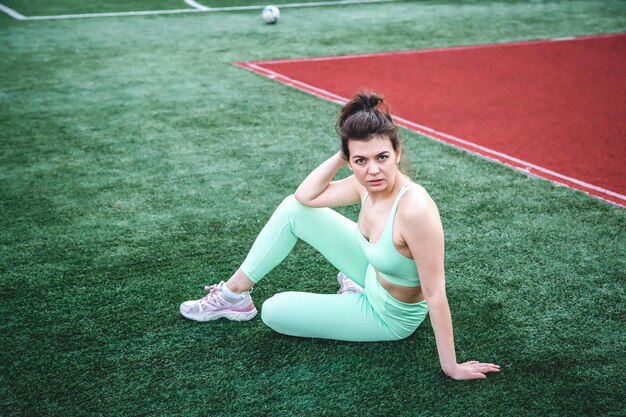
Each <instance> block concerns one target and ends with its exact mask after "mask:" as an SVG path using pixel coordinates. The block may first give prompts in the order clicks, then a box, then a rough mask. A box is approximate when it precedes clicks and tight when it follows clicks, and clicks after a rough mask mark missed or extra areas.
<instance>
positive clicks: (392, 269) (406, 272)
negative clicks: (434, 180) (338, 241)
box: [355, 182, 420, 287]
mask: <svg viewBox="0 0 626 417" xmlns="http://www.w3.org/2000/svg"><path fill="white" fill-rule="evenodd" d="M411 184H412V183H410V182H408V183H406V184H404V185H403V186H402V188H400V191H398V195H397V196H396V199H395V200H394V202H393V206H391V212H390V213H389V218H388V219H387V224H385V228H384V230H383V234H382V235H381V236H380V239H378V241H377V242H376V243H371V242H369V241H368V240H367V239H365V236H363V234H362V233H361V228H360V227H359V223H358V222H357V225H356V228H355V229H356V233H357V235H358V236H357V240H358V241H359V245H360V246H361V249H362V250H363V252H364V253H365V256H366V257H367V259H368V260H369V262H370V264H371V265H372V266H373V267H374V269H375V270H376V271H378V272H379V273H380V275H381V276H382V277H383V278H385V279H386V280H387V281H389V282H391V283H392V284H396V285H402V286H405V287H419V285H420V280H419V275H418V274H417V266H416V265H415V261H414V260H413V259H409V258H407V257H406V256H404V255H402V254H401V253H400V252H398V249H396V246H395V245H394V244H393V237H392V232H393V221H394V219H395V218H396V211H397V209H398V202H399V201H400V198H401V197H402V196H403V195H404V193H405V192H406V191H407V190H409V187H408V185H411ZM367 197H368V195H367V194H365V198H363V201H362V202H361V207H363V204H364V203H365V200H367ZM359 219H360V215H359Z"/></svg>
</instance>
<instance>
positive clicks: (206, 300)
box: [200, 284, 219, 309]
mask: <svg viewBox="0 0 626 417" xmlns="http://www.w3.org/2000/svg"><path fill="white" fill-rule="evenodd" d="M204 290H205V291H208V292H209V293H208V294H207V295H205V296H204V297H202V298H201V299H200V309H202V307H203V306H204V307H208V306H216V305H218V304H219V303H218V302H217V292H218V291H219V288H217V284H213V285H205V286H204Z"/></svg>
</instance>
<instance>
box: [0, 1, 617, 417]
mask: <svg viewBox="0 0 626 417" xmlns="http://www.w3.org/2000/svg"><path fill="white" fill-rule="evenodd" d="M3 3H4V2H3ZM8 3H9V2H7V4H8ZM10 3H11V5H12V7H13V6H14V7H15V8H16V9H18V11H19V7H18V5H16V4H17V3H18V2H17V1H14V2H10ZM172 3H175V2H173V1H171V0H169V1H163V2H162V3H159V2H157V1H156V0H151V1H149V2H145V3H141V4H145V7H144V8H145V9H155V8H161V9H168V8H172V7H178V6H172ZM180 3H181V6H180V7H181V8H183V6H184V3H183V2H180ZM250 3H251V4H252V2H250ZM76 4H78V2H75V1H71V2H70V1H68V2H67V3H65V2H63V1H61V0H59V1H55V2H45V3H44V2H39V5H38V9H37V13H38V14H61V13H65V12H64V11H63V10H65V7H66V6H67V10H68V11H69V12H75V11H76V10H75V9H72V7H73V5H76ZM94 4H95V3H92V4H91V5H90V7H89V10H90V11H91V12H93V11H97V10H96V9H97V7H95V6H94ZM120 4H121V3H120V2H102V7H101V10H102V11H112V10H114V9H115V7H112V6H113V5H115V6H117V5H120ZM129 4H130V5H132V6H133V7H132V8H131V7H130V5H127V6H124V7H123V9H125V10H126V9H129V10H130V9H132V10H136V9H137V8H136V7H137V6H141V4H140V2H134V3H132V2H129ZM625 30H626V3H625V2H623V1H603V2H596V1H562V2H559V1H554V2H551V1H545V2H539V1H536V2H518V1H510V2H494V3H490V2H471V3H467V2H458V4H456V3H454V2H445V1H438V2H434V1H433V2H398V3H393V4H379V5H361V6H358V5H354V6H341V7H326V8H307V9H289V10H283V16H282V18H281V21H280V22H279V24H277V25H274V26H267V25H264V24H262V22H261V21H260V19H259V18H258V13H256V12H235V13H197V14H186V15H169V16H150V17H116V18H90V19H78V20H56V21H22V22H19V21H16V20H13V19H12V18H10V17H8V16H6V15H4V14H0V54H1V55H0V56H2V59H0V74H2V75H1V76H0V213H1V216H0V294H1V296H2V303H0V341H1V342H0V343H1V349H0V415H2V416H11V415H36V416H43V415H81V416H82V415H107V416H113V415H185V416H187V415H189V416H192V415H199V416H200V415H211V416H268V415H270V416H286V415H294V416H304V415H306V416H335V415H337V416H347V415H372V416H415V415H420V416H435V415H437V416H455V415H458V416H483V415H485V416H491V415H493V416H518V415H519V416H529V415H537V416H548V415H550V416H572V415H581V414H582V415H614V416H618V415H622V414H623V409H624V394H623V393H624V383H623V381H624V380H625V378H626V369H625V364H624V360H623V352H624V348H625V340H626V339H625V337H624V335H625V332H624V330H625V329H624V327H625V326H624V325H625V320H624V312H625V311H626V306H625V302H624V300H625V297H624V295H625V294H624V284H625V271H626V261H625V259H626V256H625V254H626V218H625V214H626V211H625V210H624V209H622V208H619V207H616V206H614V205H611V204H608V203H605V202H602V201H600V200H597V199H595V198H591V197H589V196H587V195H585V194H584V193H581V192H578V191H573V190H571V189H568V188H565V187H559V186H555V185H553V184H551V183H549V182H546V181H543V180H539V179H536V178H533V177H528V176H526V175H524V174H521V173H519V172H517V171H514V170H511V169H509V168H507V167H504V166H501V165H498V164H495V163H492V162H489V161H486V160H484V159H482V158H478V157H475V156H472V155H469V154H467V153H464V152H462V151H459V150H456V149H454V148H452V147H449V146H447V145H442V144H439V143H436V142H433V141H430V140H427V139H425V138H424V137H422V136H420V135H418V134H414V133H411V132H408V131H403V132H402V134H403V137H404V140H405V142H406V143H405V155H407V156H408V157H409V159H410V160H411V161H412V163H413V165H414V166H415V170H416V172H415V174H416V175H415V177H416V180H417V181H418V182H420V183H421V184H423V185H424V186H425V187H426V188H427V189H428V190H429V191H430V193H431V195H432V196H433V198H434V199H435V201H436V202H437V203H438V206H439V209H440V211H441V215H442V219H443V223H444V228H445V230H446V249H447V252H446V267H447V282H448V285H447V289H448V298H449V301H450V305H451V310H452V316H453V322H454V326H455V341H456V346H457V355H458V358H459V360H463V361H466V360H472V359H477V360H482V361H493V362H495V363H498V364H500V365H501V366H502V371H501V372H500V373H499V374H495V375H490V376H489V378H488V379H486V380H481V381H471V382H458V381H454V380H452V379H450V378H448V377H446V376H445V375H444V374H443V373H442V372H441V370H440V368H439V360H438V356H437V351H436V346H435V341H434V337H433V332H432V328H431V325H430V321H429V320H428V319H427V320H426V322H425V323H424V324H423V325H422V326H421V327H420V329H418V331H417V332H416V333H415V334H413V335H412V336H411V337H409V338H408V339H405V340H402V341H398V342H386V343H365V344H359V343H345V342H337V341H328V340H307V339H299V338H292V337H287V336H283V335H280V334H277V333H275V332H273V331H272V330H271V329H269V328H268V327H266V326H265V325H264V324H263V323H262V321H261V320H260V317H259V316H257V318H255V319H254V320H253V321H251V322H245V323H234V322H227V321H218V322H213V323H207V324H198V323H195V322H190V321H187V320H185V319H183V318H182V317H181V316H180V315H179V313H178V305H179V303H180V302H182V301H184V300H187V299H190V298H197V297H199V296H201V295H202V291H201V285H202V284H208V283H213V282H216V281H219V280H221V279H226V278H228V276H229V274H230V273H232V272H233V271H234V270H235V269H236V268H237V266H238V265H239V263H240V262H241V261H242V260H243V259H244V257H245V254H246V251H247V249H248V248H249V247H250V245H251V244H252V242H253V240H254V238H255V236H256V234H257V233H258V232H259V230H260V229H261V227H262V226H263V224H264V222H265V221H266V220H267V219H268V218H269V216H270V214H271V213H272V211H273V209H274V207H275V206H276V205H277V204H278V203H279V202H280V201H281V200H282V198H283V197H284V196H285V195H287V194H290V193H292V192H293V191H294V190H295V188H296V187H297V185H298V184H299V182H300V181H301V180H302V179H303V178H304V177H305V176H306V174H307V173H308V172H309V171H310V170H311V169H313V168H314V167H315V166H316V165H317V164H318V163H320V162H321V161H323V160H324V159H325V158H327V157H328V156H329V155H331V154H332V153H333V152H335V150H336V149H337V148H338V142H337V139H336V137H335V133H334V130H333V125H334V121H335V118H336V116H337V112H338V110H339V107H338V106H337V105H335V104H333V103H330V102H326V101H323V100H321V99H318V98H315V97H313V96H310V95H307V94H305V93H302V92H300V91H297V90H294V89H291V88H289V87H286V86H284V85H280V84H278V83H274V82H272V81H270V80H268V79H266V78H263V77H260V76H258V75H256V74H253V73H251V72H249V71H246V70H243V69H241V68H238V67H235V66H234V65H232V63H233V62H235V61H245V60H255V59H274V58H287V57H302V56H320V55H334V54H350V53H364V52H377V51H387V50H404V49H415V48H425V47H438V46H448V45H463V44H477V43H487V42H489V43H491V42H504V41H514V40H526V39H541V38H550V37H562V36H576V35H590V34H595V33H611V32H623V31H625ZM383 93H384V92H383ZM341 175H347V173H346V172H345V171H342V172H341ZM357 209H358V208H357V207H348V208H343V209H341V210H340V211H341V212H342V213H344V214H346V215H348V216H350V217H352V218H355V216H356V214H357ZM335 273H336V271H335V270H334V269H333V268H332V266H331V265H329V264H328V263H327V262H326V261H324V260H323V259H322V258H321V257H320V256H319V255H318V254H316V253H315V252H314V251H313V250H312V249H310V248H309V247H307V246H306V245H304V244H299V245H297V246H296V249H295V251H294V253H293V254H292V255H291V256H290V257H288V258H287V260H286V261H285V262H284V263H283V264H281V265H280V266H279V267H278V268H276V269H275V270H274V271H272V272H271V273H270V274H269V275H268V276H267V277H266V278H265V279H264V280H263V281H262V282H261V283H260V284H259V285H257V286H256V287H255V290H254V293H253V296H254V300H255V303H256V305H257V308H260V307H261V305H262V303H263V301H264V300H266V299H267V298H269V297H270V296H272V295H273V294H275V293H277V292H280V291H289V290H301V291H312V292H324V293H332V292H335V291H336V290H337V285H336V281H335V279H334V275H335Z"/></svg>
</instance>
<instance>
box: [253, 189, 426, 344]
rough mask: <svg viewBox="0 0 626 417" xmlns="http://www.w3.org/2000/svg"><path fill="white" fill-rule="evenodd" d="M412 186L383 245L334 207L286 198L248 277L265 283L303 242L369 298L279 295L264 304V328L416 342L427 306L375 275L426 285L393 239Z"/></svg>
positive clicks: (266, 229) (386, 231)
mask: <svg viewBox="0 0 626 417" xmlns="http://www.w3.org/2000/svg"><path fill="white" fill-rule="evenodd" d="M410 184H412V183H407V184H405V185H404V186H403V187H402V188H401V189H400V191H399V192H398V195H397V196H396V198H395V201H394V203H393V206H392V208H391V213H390V214H389V218H388V220H387V224H386V225H385V229H384V231H383V234H382V236H381V237H380V239H379V240H378V242H376V243H370V242H368V241H367V240H366V239H365V237H363V235H362V234H361V232H360V230H359V227H358V224H357V223H355V222H353V221H352V220H350V219H348V218H346V217H344V216H342V215H341V214H339V213H337V212H336V211H334V210H332V209H330V208H312V207H307V206H304V205H302V204H301V203H299V202H298V201H297V200H296V199H295V197H294V196H293V195H291V196H289V197H287V198H285V200H283V202H282V203H281V204H280V205H279V206H278V208H277V209H276V211H275V212H274V214H273V215H272V217H271V218H270V220H269V221H268V222H267V224H266V225H265V227H264V228H263V230H261V233H260V234H259V236H258V237H257V239H256V241H255V242H254V244H253V245H252V248H251V249H250V253H249V254H248V256H247V257H246V259H245V261H244V262H243V264H242V265H241V269H242V271H243V272H244V273H245V274H246V275H247V276H248V278H250V279H251V280H252V281H254V282H258V281H259V280H260V279H261V278H262V277H263V276H265V275H266V274H267V273H268V272H269V271H270V270H271V269H272V268H274V267H275V266H276V265H278V264H279V263H280V262H281V261H282V260H283V259H284V258H285V257H286V256H287V255H288V254H289V252H290V251H291V249H292V248H293V247H294V245H295V244H296V241H297V240H298V238H300V239H302V240H303V241H305V242H307V243H308V244H310V245H311V246H313V247H314V248H315V249H317V250H318V251H319V252H320V253H321V254H322V255H323V256H324V257H325V258H326V259H328V261H329V262H330V263H332V264H333V265H334V266H335V267H336V268H337V269H339V270H340V271H341V272H343V273H344V274H346V275H347V276H349V277H350V278H351V279H352V280H354V281H355V282H356V283H358V284H359V285H361V286H362V287H364V289H365V291H364V292H363V293H362V294H313V293H306V292H293V291H290V292H283V293H279V294H276V295H274V296H273V297H271V298H269V299H268V300H267V301H265V303H263V306H262V308H261V317H262V319H263V321H264V322H265V324H267V325H268V326H270V327H271V328H272V329H274V330H276V331H277V332H279V333H284V334H287V335H291V336H300V337H316V338H324V339H336V340H347V341H355V342H373V341H383V340H399V339H404V338H405V337H408V336H410V335H411V334H412V333H413V332H414V331H415V329H417V327H418V326H419V325H420V324H421V323H422V321H423V320H424V318H425V317H426V314H427V313H428V307H427V305H426V302H425V301H422V302H419V303H405V302H402V301H399V300H397V299H395V298H393V297H392V296H391V295H390V294H389V293H388V292H387V291H386V290H385V289H384V288H383V287H382V286H381V285H380V283H379V282H378V279H377V277H376V271H378V272H379V273H380V274H381V276H382V277H383V278H385V279H386V280H388V281H389V282H392V283H394V284H398V285H404V286H411V287H416V286H419V277H418V274H417V267H416V265H415V261H413V260H412V259H409V258H406V257H404V256H402V255H401V254H400V253H399V252H398V250H397V249H396V247H395V246H394V244H393V241H392V229H393V221H394V219H395V214H396V209H397V207H398V201H399V200H400V198H401V197H402V195H403V194H404V193H405V192H406V191H407V190H408V185H410ZM365 199H367V195H366V196H365ZM365 199H364V200H363V202H365Z"/></svg>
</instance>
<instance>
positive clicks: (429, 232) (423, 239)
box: [398, 190, 500, 379]
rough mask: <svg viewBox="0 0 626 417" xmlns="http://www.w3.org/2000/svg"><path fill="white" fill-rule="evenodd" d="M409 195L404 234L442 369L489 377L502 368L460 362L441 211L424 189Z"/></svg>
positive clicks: (457, 375) (402, 214)
mask: <svg viewBox="0 0 626 417" xmlns="http://www.w3.org/2000/svg"><path fill="white" fill-rule="evenodd" d="M405 198H406V200H404V199H403V200H404V201H402V203H404V204H400V206H399V207H398V216H399V220H400V221H401V224H402V229H401V230H402V237H403V238H404V240H405V241H406V243H407V245H408V247H409V250H410V251H411V254H412V255H413V259H415V264H416V265H417V271H418V274H419V278H420V284H421V287H422V293H423V294H424V299H425V300H426V303H427V304H428V310H429V314H430V321H431V323H432V326H433V330H434V332H435V340H436V342H437V351H438V352H439V361H440V363H441V368H442V369H443V371H444V372H445V373H446V375H448V376H450V377H452V378H454V379H476V378H486V375H485V374H486V373H488V372H498V371H499V370H500V367H499V366H498V365H494V364H491V363H480V362H477V361H470V362H465V363H461V364H459V363H457V361H456V353H455V349H454V333H453V330H452V317H451V314H450V307H449V305H448V298H447V296H446V280H445V273H444V236H443V227H442V225H441V217H440V216H439V210H438V209H437V206H436V205H435V203H434V202H433V201H432V199H431V198H430V197H429V196H428V194H427V193H426V191H424V190H416V191H415V192H412V193H410V194H409V195H407V196H406V197H405Z"/></svg>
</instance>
